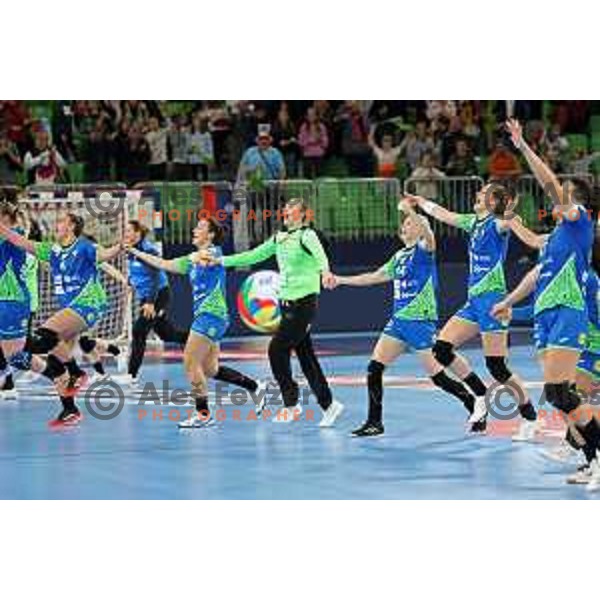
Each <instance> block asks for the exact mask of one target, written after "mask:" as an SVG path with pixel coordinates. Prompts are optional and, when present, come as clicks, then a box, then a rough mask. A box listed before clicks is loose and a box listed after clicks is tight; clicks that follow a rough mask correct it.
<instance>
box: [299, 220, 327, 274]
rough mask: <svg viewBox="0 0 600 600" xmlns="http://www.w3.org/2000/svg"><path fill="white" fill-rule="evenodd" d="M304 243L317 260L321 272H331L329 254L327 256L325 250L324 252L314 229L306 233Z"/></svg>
mask: <svg viewBox="0 0 600 600" xmlns="http://www.w3.org/2000/svg"><path fill="white" fill-rule="evenodd" d="M302 242H303V243H304V245H305V246H306V247H307V248H308V250H309V251H310V253H311V254H312V255H313V257H314V258H315V259H316V261H317V263H318V265H319V269H320V270H321V271H329V259H328V258H327V254H325V250H323V246H322V245H321V241H320V240H319V237H318V236H317V234H316V233H315V232H314V231H313V230H312V229H308V230H307V231H305V232H304V237H303V238H302Z"/></svg>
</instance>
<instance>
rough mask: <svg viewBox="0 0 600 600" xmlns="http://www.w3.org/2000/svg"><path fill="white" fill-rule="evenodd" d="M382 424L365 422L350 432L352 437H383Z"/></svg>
mask: <svg viewBox="0 0 600 600" xmlns="http://www.w3.org/2000/svg"><path fill="white" fill-rule="evenodd" d="M383 431H384V429H383V423H370V422H369V421H366V422H365V423H363V424H362V425H361V426H360V427H359V428H358V429H355V430H354V431H353V432H352V435H353V436H354V437H373V436H375V435H383Z"/></svg>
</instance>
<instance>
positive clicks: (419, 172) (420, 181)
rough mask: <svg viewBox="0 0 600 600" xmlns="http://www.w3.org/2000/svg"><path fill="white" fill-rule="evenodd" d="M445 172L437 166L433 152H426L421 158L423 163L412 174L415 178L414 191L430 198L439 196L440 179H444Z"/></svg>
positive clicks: (411, 177)
mask: <svg viewBox="0 0 600 600" xmlns="http://www.w3.org/2000/svg"><path fill="white" fill-rule="evenodd" d="M444 177H445V176H444V173H443V172H442V171H440V170H439V169H437V168H436V167H435V159H434V155H433V152H425V154H423V157H422V158H421V164H420V166H418V167H417V168H416V169H415V170H414V171H413V172H412V173H411V176H410V179H411V180H414V190H415V191H414V193H415V195H417V196H422V197H423V198H427V199H429V200H432V199H437V198H438V197H439V195H440V194H439V181H440V180H441V179H443V178H444Z"/></svg>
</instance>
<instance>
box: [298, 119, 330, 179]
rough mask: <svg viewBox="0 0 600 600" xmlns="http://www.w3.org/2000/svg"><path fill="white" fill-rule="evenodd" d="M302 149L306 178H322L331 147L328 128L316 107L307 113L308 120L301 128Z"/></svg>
mask: <svg viewBox="0 0 600 600" xmlns="http://www.w3.org/2000/svg"><path fill="white" fill-rule="evenodd" d="M299 141H300V147H301V148H302V161H303V163H304V176H305V177H308V178H309V179H315V178H317V177H320V176H321V168H322V165H323V157H324V156H325V153H326V152H327V147H328V146H329V136H328V134H327V127H325V125H324V124H323V123H321V120H320V119H319V115H318V114H317V111H316V110H315V109H314V107H311V108H309V109H308V110H307V111H306V120H305V121H304V123H302V126H301V127H300V136H299Z"/></svg>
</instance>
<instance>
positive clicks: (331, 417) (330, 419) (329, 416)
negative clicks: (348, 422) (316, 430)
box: [319, 400, 344, 427]
mask: <svg viewBox="0 0 600 600" xmlns="http://www.w3.org/2000/svg"><path fill="white" fill-rule="evenodd" d="M343 412H344V405H343V404H342V403H341V402H338V401H337V400H332V401H331V404H330V405H329V408H327V410H324V411H323V417H322V418H321V422H320V423H319V427H333V424H334V423H335V422H336V420H337V419H338V417H339V416H340V415H341V414H342V413H343Z"/></svg>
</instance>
